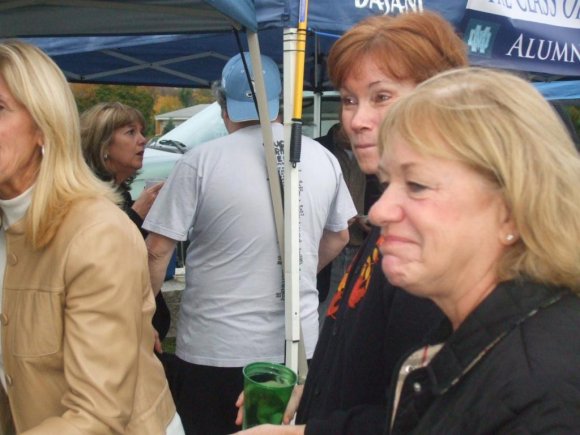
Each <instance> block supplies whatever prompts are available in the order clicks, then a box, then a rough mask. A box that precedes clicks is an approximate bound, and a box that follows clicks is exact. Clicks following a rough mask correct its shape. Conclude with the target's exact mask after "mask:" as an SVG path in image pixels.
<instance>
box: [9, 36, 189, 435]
mask: <svg viewBox="0 0 580 435" xmlns="http://www.w3.org/2000/svg"><path fill="white" fill-rule="evenodd" d="M119 200H120V198H118V197H117V195H116V194H115V193H114V192H113V191H112V190H111V188H110V187H108V186H106V185H105V184H104V183H102V182H101V181H100V180H99V179H98V178H96V177H95V176H94V175H93V174H92V172H91V170H90V169H89V167H88V166H87V165H86V163H85V162H84V160H83V155H82V152H81V145H80V134H79V117H78V112H77V107H76V104H75V101H74V98H73V96H72V93H71V91H70V89H69V86H68V83H67V82H66V79H65V77H64V75H63V74H62V72H61V71H60V70H59V68H58V67H57V66H56V64H55V63H54V62H53V61H52V60H51V59H50V58H49V57H48V56H47V55H46V54H44V53H43V52H42V51H40V50H39V49H38V48H36V47H33V46H32V45H29V44H26V43H23V42H18V41H11V40H7V41H4V42H2V43H0V218H1V225H0V277H2V283H3V285H2V287H1V291H2V293H3V294H2V299H1V301H2V316H1V317H2V319H1V320H2V322H1V323H2V358H1V361H2V364H1V365H0V382H1V384H2V385H1V386H0V396H2V397H0V415H1V416H2V418H0V425H1V426H2V427H1V428H0V430H1V431H2V433H13V432H16V433H38V434H40V433H42V434H61V435H65V434H71V435H72V434H81V433H82V434H112V433H126V434H139V435H142V434H151V435H153V434H155V435H158V434H163V433H167V434H172V435H178V434H183V428H182V426H181V421H180V418H179V415H177V413H176V412H175V406H174V404H173V400H172V398H171V394H170V392H169V388H168V385H167V380H166V379H165V374H164V371H163V367H162V366H161V363H160V361H159V360H158V359H157V358H156V357H155V355H154V354H153V342H154V334H153V328H152V327H151V317H152V315H153V310H154V308H155V304H154V299H153V293H152V291H151V285H150V280H149V271H148V266H147V252H146V248H145V244H144V242H143V239H142V237H141V235H140V234H139V231H138V230H137V228H136V227H135V226H134V225H132V224H130V221H129V219H128V218H127V216H126V215H125V213H123V212H122V211H121V210H120V208H119V207H118V206H117V202H118V201H119ZM6 396H7V397H6ZM2 399H4V400H2ZM6 399H7V400H6ZM11 426H12V427H11Z"/></svg>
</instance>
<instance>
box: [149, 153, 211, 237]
mask: <svg viewBox="0 0 580 435" xmlns="http://www.w3.org/2000/svg"><path fill="white" fill-rule="evenodd" d="M202 181H203V177H202V174H200V173H199V171H198V169H197V166H196V165H195V164H194V163H192V162H191V161H189V160H186V157H183V158H182V159H181V160H179V161H178V162H177V164H176V165H175V168H174V169H173V171H172V172H171V174H170V175H169V178H168V179H167V181H166V182H165V185H164V186H163V188H162V189H161V190H160V192H159V195H158V196H157V198H156V199H155V202H154V203H153V205H152V206H151V209H150V210H149V213H148V214H147V217H146V218H145V221H144V222H143V228H144V229H145V230H147V231H149V232H153V233H157V234H161V235H162V236H165V237H168V238H170V239H173V240H177V241H184V240H187V235H188V232H189V229H190V228H191V226H192V225H193V221H194V219H195V216H196V212H197V206H198V201H199V197H200V192H201V189H202V185H203V184H202Z"/></svg>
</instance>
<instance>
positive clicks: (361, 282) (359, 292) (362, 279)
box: [326, 236, 383, 319]
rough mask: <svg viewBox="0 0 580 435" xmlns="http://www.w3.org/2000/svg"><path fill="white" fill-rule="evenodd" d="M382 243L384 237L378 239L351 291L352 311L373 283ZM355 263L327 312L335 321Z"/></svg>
mask: <svg viewBox="0 0 580 435" xmlns="http://www.w3.org/2000/svg"><path fill="white" fill-rule="evenodd" d="M382 243H383V236H380V237H379V238H378V239H377V243H376V244H375V247H374V249H373V250H372V252H371V254H370V255H369V256H368V257H367V258H366V259H365V262H364V264H363V266H362V268H361V271H360V273H359V275H358V277H357V278H356V281H355V282H354V285H353V288H352V291H351V293H350V296H349V298H348V307H349V308H350V309H353V308H355V307H356V306H357V304H358V303H359V302H360V301H361V299H362V298H363V297H364V296H365V294H366V293H367V290H368V288H369V284H370V281H371V274H372V271H373V268H374V266H375V265H376V264H377V263H378V262H379V259H380V258H381V256H380V253H379V246H380V245H381V244H382ZM354 261H356V257H355V260H354ZM354 261H353V262H352V263H351V264H350V265H349V266H348V269H347V270H346V273H345V274H344V276H343V277H342V279H341V280H340V283H339V284H338V289H337V290H336V293H335V294H334V296H333V298H332V301H331V302H330V305H329V306H328V311H327V312H326V315H327V316H328V317H332V318H333V319H336V313H337V312H338V307H339V302H340V300H341V299H342V295H343V294H344V288H345V286H346V283H347V281H348V278H349V276H350V273H351V271H352V268H353V266H354Z"/></svg>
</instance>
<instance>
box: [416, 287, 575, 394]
mask: <svg viewBox="0 0 580 435" xmlns="http://www.w3.org/2000/svg"><path fill="white" fill-rule="evenodd" d="M568 292H569V290H567V289H564V288H557V287H547V286H544V285H541V284H537V283H532V282H529V281H507V282H504V283H501V284H500V285H499V286H498V287H496V289H495V290H494V291H493V292H492V293H491V294H490V295H489V296H488V297H487V298H486V299H485V300H484V301H483V302H482V303H481V304H480V305H479V306H478V307H477V308H476V309H475V310H474V311H473V312H472V313H471V314H470V315H469V316H468V317H467V319H465V321H464V322H463V323H462V324H461V325H460V327H459V328H458V329H457V331H455V332H454V333H453V331H452V330H451V324H450V323H449V321H445V322H444V323H443V324H442V325H441V327H440V328H439V329H438V330H437V331H436V332H435V334H434V335H433V337H432V340H430V341H431V342H432V343H436V342H441V341H445V340H446V342H445V345H444V346H443V348H442V349H441V350H440V351H439V353H438V354H437V355H436V356H435V357H434V358H433V360H432V361H431V363H430V364H429V365H428V366H427V371H428V375H429V378H430V380H431V382H432V387H433V393H435V394H443V393H445V392H446V391H447V390H448V389H449V388H451V387H452V386H453V385H454V384H456V383H457V382H458V381H459V380H460V379H461V378H462V377H463V376H464V375H465V374H466V373H467V372H469V370H470V369H471V368H472V367H473V366H474V365H476V364H477V362H478V361H479V360H480V359H481V358H482V357H483V356H484V355H485V354H486V353H487V352H489V351H490V350H491V349H492V348H493V347H494V346H495V345H496V344H497V343H499V342H500V341H501V340H502V339H503V338H504V337H505V336H506V335H507V334H508V333H509V332H510V331H511V330H513V329H514V328H515V327H516V326H518V325H519V324H521V323H522V322H524V321H525V320H526V319H528V318H529V317H531V316H533V315H534V314H536V313H537V312H538V310H539V309H541V308H544V307H547V306H549V305H552V304H553V303H555V302H557V301H558V300H560V299H561V298H562V297H563V296H564V295H565V294H566V293H568Z"/></svg>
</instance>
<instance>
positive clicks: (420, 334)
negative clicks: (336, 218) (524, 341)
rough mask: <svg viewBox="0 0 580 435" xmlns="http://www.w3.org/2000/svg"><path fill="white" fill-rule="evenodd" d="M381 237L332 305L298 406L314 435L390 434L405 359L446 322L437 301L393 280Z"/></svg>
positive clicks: (370, 243)
mask: <svg viewBox="0 0 580 435" xmlns="http://www.w3.org/2000/svg"><path fill="white" fill-rule="evenodd" d="M378 237H379V230H378V228H374V229H373V231H372V232H371V233H370V234H369V237H368V238H367V240H366V241H365V243H364V245H363V246H362V247H361V251H359V254H357V256H355V259H354V260H353V262H354V264H353V265H352V266H351V270H350V272H349V279H348V281H347V283H346V286H345V288H344V290H343V291H342V292H341V291H340V286H339V291H338V292H337V294H336V296H335V298H334V299H333V301H332V302H331V304H330V307H329V313H330V314H329V315H327V318H326V319H325V321H324V326H323V329H322V332H321V334H320V338H319V340H318V343H317V345H316V349H315V351H314V355H313V358H312V361H311V363H310V367H309V371H308V377H307V379H306V384H305V386H304V393H303V396H302V400H301V401H300V407H299V409H298V415H297V424H304V423H306V435H316V434H321V435H340V434H353V435H354V434H356V435H365V434H375V435H376V434H380V433H382V431H383V430H384V428H385V426H386V419H387V391H388V386H389V383H390V382H391V375H392V372H393V370H394V369H395V367H396V365H397V362H398V361H399V359H400V358H401V357H402V356H403V355H404V354H406V353H407V351H408V350H409V349H411V348H413V347H414V346H416V345H417V344H418V343H421V342H422V341H423V338H424V337H425V335H426V334H427V332H428V331H429V330H430V329H432V328H433V327H435V326H437V325H438V323H439V322H440V320H441V319H442V318H443V315H442V313H441V312H440V311H439V309H438V308H437V307H435V305H434V304H433V303H432V302H430V301H428V300H425V299H419V298H416V297H414V296H411V295H409V294H407V293H405V292H404V291H402V290H400V289H398V288H395V287H393V286H392V285H390V284H389V283H388V282H387V280H386V279H385V277H384V275H383V271H382V270H381V266H380V255H379V253H378V250H377V249H376V243H377V239H378ZM365 264H367V265H368V266H369V267H370V270H369V269H367V272H368V273H369V274H368V275H365V271H364V270H363V269H364V267H363V266H364V265H365ZM364 276H367V277H370V279H368V281H367V279H365V278H364ZM341 295H342V297H341Z"/></svg>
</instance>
